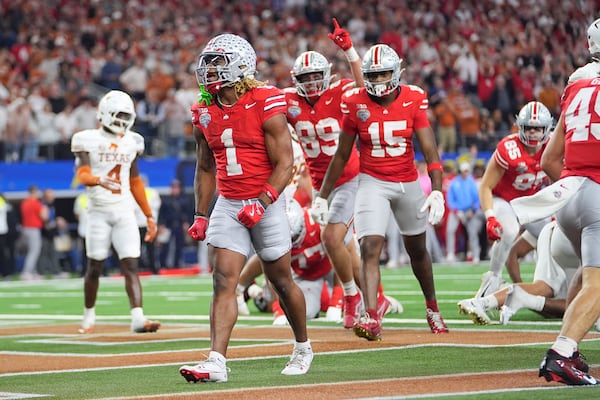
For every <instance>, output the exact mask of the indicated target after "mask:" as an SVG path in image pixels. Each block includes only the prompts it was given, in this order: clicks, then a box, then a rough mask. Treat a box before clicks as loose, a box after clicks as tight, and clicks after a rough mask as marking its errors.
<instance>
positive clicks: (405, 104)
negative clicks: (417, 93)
mask: <svg viewBox="0 0 600 400" xmlns="http://www.w3.org/2000/svg"><path fill="white" fill-rule="evenodd" d="M412 103H413V102H412V101H405V102H403V103H402V107H408V106H410V105H411V104H412Z"/></svg>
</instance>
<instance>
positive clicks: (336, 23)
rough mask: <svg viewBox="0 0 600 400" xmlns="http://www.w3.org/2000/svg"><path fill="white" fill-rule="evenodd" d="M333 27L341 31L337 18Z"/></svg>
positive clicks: (334, 19)
mask: <svg viewBox="0 0 600 400" xmlns="http://www.w3.org/2000/svg"><path fill="white" fill-rule="evenodd" d="M333 27H334V28H335V29H340V24H338V22H337V19H336V18H333Z"/></svg>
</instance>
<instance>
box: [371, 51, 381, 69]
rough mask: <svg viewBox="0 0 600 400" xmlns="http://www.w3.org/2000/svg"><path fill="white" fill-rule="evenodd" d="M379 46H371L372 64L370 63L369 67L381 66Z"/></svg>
mask: <svg viewBox="0 0 600 400" xmlns="http://www.w3.org/2000/svg"><path fill="white" fill-rule="evenodd" d="M380 53H381V47H380V46H375V47H374V48H373V64H372V65H371V68H381V67H382V65H381V61H380V60H381V56H380Z"/></svg>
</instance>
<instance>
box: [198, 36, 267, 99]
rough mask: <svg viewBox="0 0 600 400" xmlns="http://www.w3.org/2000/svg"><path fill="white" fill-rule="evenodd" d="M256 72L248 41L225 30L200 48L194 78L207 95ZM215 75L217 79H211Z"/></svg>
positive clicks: (251, 49)
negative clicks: (202, 48) (200, 51)
mask: <svg viewBox="0 0 600 400" xmlns="http://www.w3.org/2000/svg"><path fill="white" fill-rule="evenodd" d="M221 59H222V60H221ZM219 61H220V62H219ZM255 72H256V52H255V51H254V49H253V48H252V46H251V45H250V43H248V41H247V40H246V39H244V38H242V37H240V36H238V35H234V34H232V33H224V34H222V35H218V36H215V37H214V38H212V39H211V40H210V41H209V42H208V44H207V45H206V47H205V48H204V50H202V53H201V54H200V57H198V67H197V68H196V79H198V83H199V84H200V85H203V86H204V87H205V88H206V90H207V91H208V92H209V93H210V94H216V93H217V92H218V91H219V90H220V89H221V88H222V87H224V86H231V85H232V84H234V83H236V82H239V81H241V80H242V79H243V78H246V77H248V78H253V77H254V73H255ZM215 74H216V77H217V79H216V80H213V79H212V78H214V75H215ZM209 77H210V78H211V79H209Z"/></svg>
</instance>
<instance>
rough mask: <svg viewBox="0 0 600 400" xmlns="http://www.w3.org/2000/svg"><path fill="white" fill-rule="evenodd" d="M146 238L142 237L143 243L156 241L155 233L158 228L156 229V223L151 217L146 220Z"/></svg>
mask: <svg viewBox="0 0 600 400" xmlns="http://www.w3.org/2000/svg"><path fill="white" fill-rule="evenodd" d="M146 225H147V226H148V227H147V228H146V236H144V242H148V243H151V242H154V239H156V233H157V232H158V228H157V227H156V221H155V220H154V218H153V217H148V218H146Z"/></svg>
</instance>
